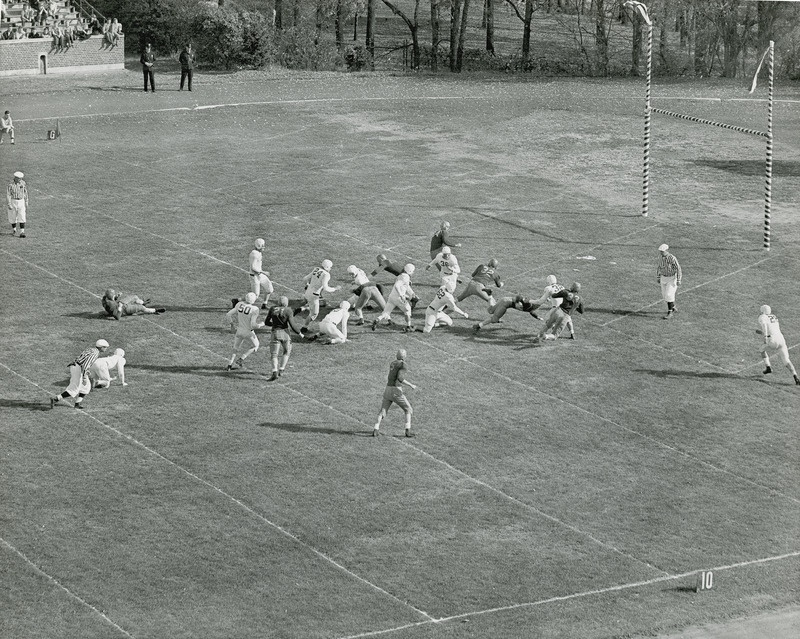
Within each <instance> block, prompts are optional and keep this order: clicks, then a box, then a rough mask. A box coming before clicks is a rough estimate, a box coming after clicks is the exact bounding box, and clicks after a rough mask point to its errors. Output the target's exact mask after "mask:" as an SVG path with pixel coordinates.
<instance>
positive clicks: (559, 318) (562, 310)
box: [534, 282, 583, 342]
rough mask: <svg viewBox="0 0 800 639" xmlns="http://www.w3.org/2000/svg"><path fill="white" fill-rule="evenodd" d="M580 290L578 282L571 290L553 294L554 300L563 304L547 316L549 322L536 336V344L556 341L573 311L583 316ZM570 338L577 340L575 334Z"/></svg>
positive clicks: (574, 283) (573, 284) (571, 334)
mask: <svg viewBox="0 0 800 639" xmlns="http://www.w3.org/2000/svg"><path fill="white" fill-rule="evenodd" d="M580 290H581V285H580V284H579V283H578V282H573V283H572V285H571V286H570V287H569V290H565V291H559V292H558V293H553V295H552V297H553V300H554V301H555V300H557V299H560V300H561V304H559V305H558V306H556V307H555V308H554V309H553V311H552V312H551V313H550V315H548V316H547V322H546V323H545V325H544V328H543V329H542V330H541V332H540V333H539V334H538V335H537V336H536V339H534V342H541V341H542V340H550V339H556V338H557V337H558V336H559V335H560V334H561V331H563V330H564V327H565V326H566V325H567V321H568V320H569V316H570V315H572V311H578V312H579V313H580V314H581V315H583V298H581V296H580V295H578V293H579V292H580ZM570 338H571V339H575V333H570Z"/></svg>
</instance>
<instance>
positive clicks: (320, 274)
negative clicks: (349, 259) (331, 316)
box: [303, 260, 340, 326]
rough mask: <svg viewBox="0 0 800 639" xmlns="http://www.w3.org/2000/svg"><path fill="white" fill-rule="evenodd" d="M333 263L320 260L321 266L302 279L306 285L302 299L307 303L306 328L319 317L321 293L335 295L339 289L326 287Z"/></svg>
mask: <svg viewBox="0 0 800 639" xmlns="http://www.w3.org/2000/svg"><path fill="white" fill-rule="evenodd" d="M332 268H333V262H331V261H330V260H322V264H321V265H320V266H317V267H316V268H315V269H314V270H313V271H311V272H310V273H309V274H308V275H306V276H305V277H304V278H303V282H305V284H306V292H305V294H304V297H305V298H306V302H307V303H308V318H307V319H306V326H308V325H309V324H311V322H313V321H314V320H315V319H317V316H318V315H319V299H320V297H322V294H323V293H335V292H336V291H338V290H339V288H340V287H338V286H336V287H332V286H328V282H329V281H330V279H331V269H332Z"/></svg>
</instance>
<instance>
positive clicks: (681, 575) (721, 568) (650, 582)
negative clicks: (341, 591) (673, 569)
mask: <svg viewBox="0 0 800 639" xmlns="http://www.w3.org/2000/svg"><path fill="white" fill-rule="evenodd" d="M798 556H800V551H793V552H788V553H785V554H783V555H775V556H772V557H762V558H761V559H751V560H748V561H740V562H738V563H735V564H728V565H725V566H716V567H714V568H708V569H706V570H708V571H711V572H724V571H727V570H735V569H737V568H746V567H748V566H755V565H760V564H766V563H769V562H773V561H782V560H784V559H793V558H795V557H798ZM700 572H701V571H700V570H691V571H689V572H683V573H678V574H673V575H664V576H662V577H655V578H653V579H646V580H644V581H634V582H630V583H626V584H619V585H616V586H608V587H606V588H596V589H594V590H585V591H583V592H575V593H572V594H570V595H559V596H556V597H549V598H547V599H539V600H538V601H528V602H523V603H517V604H510V605H508V606H498V607H496V608H486V609H484V610H475V611H473V612H463V613H460V614H457V615H451V616H449V617H439V618H438V619H433V620H431V621H420V622H417V623H413V624H405V625H402V626H396V627H394V628H385V629H383V630H373V631H368V632H362V633H359V634H357V635H347V636H346V637H341V638H340V639H360V638H361V637H375V636H377V635H382V634H387V633H390V632H397V631H400V630H404V629H406V628H412V627H416V626H426V625H430V624H440V623H447V622H450V621H454V620H456V619H465V618H467V617H477V616H479V615H488V614H493V613H497V612H507V611H509V610H518V609H520V608H533V607H535V606H544V605H547V604H551V603H557V602H562V601H571V600H573V599H580V598H583V597H591V596H595V595H604V594H608V593H610V592H620V591H623V590H631V589H633V588H643V587H646V586H652V585H654V584H659V583H664V582H667V581H675V580H677V579H686V578H688V577H694V576H695V575H697V574H699V573H700Z"/></svg>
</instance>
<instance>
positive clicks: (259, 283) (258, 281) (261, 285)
mask: <svg viewBox="0 0 800 639" xmlns="http://www.w3.org/2000/svg"><path fill="white" fill-rule="evenodd" d="M265 244H266V243H265V242H264V240H263V239H261V238H258V239H257V240H256V242H255V248H254V249H253V250H252V251H250V258H249V262H250V290H251V291H252V292H253V293H255V294H256V304H258V298H259V297H260V295H261V289H264V301H263V302H262V303H261V308H267V303H268V302H269V296H270V295H272V293H273V291H274V290H275V288H274V287H273V286H272V282H271V281H270V279H269V271H265V270H264V267H263V260H264V254H263V253H262V251H263V250H264V245H265Z"/></svg>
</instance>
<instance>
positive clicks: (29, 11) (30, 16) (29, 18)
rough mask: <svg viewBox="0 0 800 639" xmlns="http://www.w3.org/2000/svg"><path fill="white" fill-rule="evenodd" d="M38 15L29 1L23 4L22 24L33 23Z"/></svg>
mask: <svg viewBox="0 0 800 639" xmlns="http://www.w3.org/2000/svg"><path fill="white" fill-rule="evenodd" d="M35 17H36V14H35V13H34V11H33V7H32V6H31V5H30V4H28V3H27V2H26V3H25V4H23V5H22V24H25V23H26V22H27V23H29V24H31V25H33V20H34V18H35Z"/></svg>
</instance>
